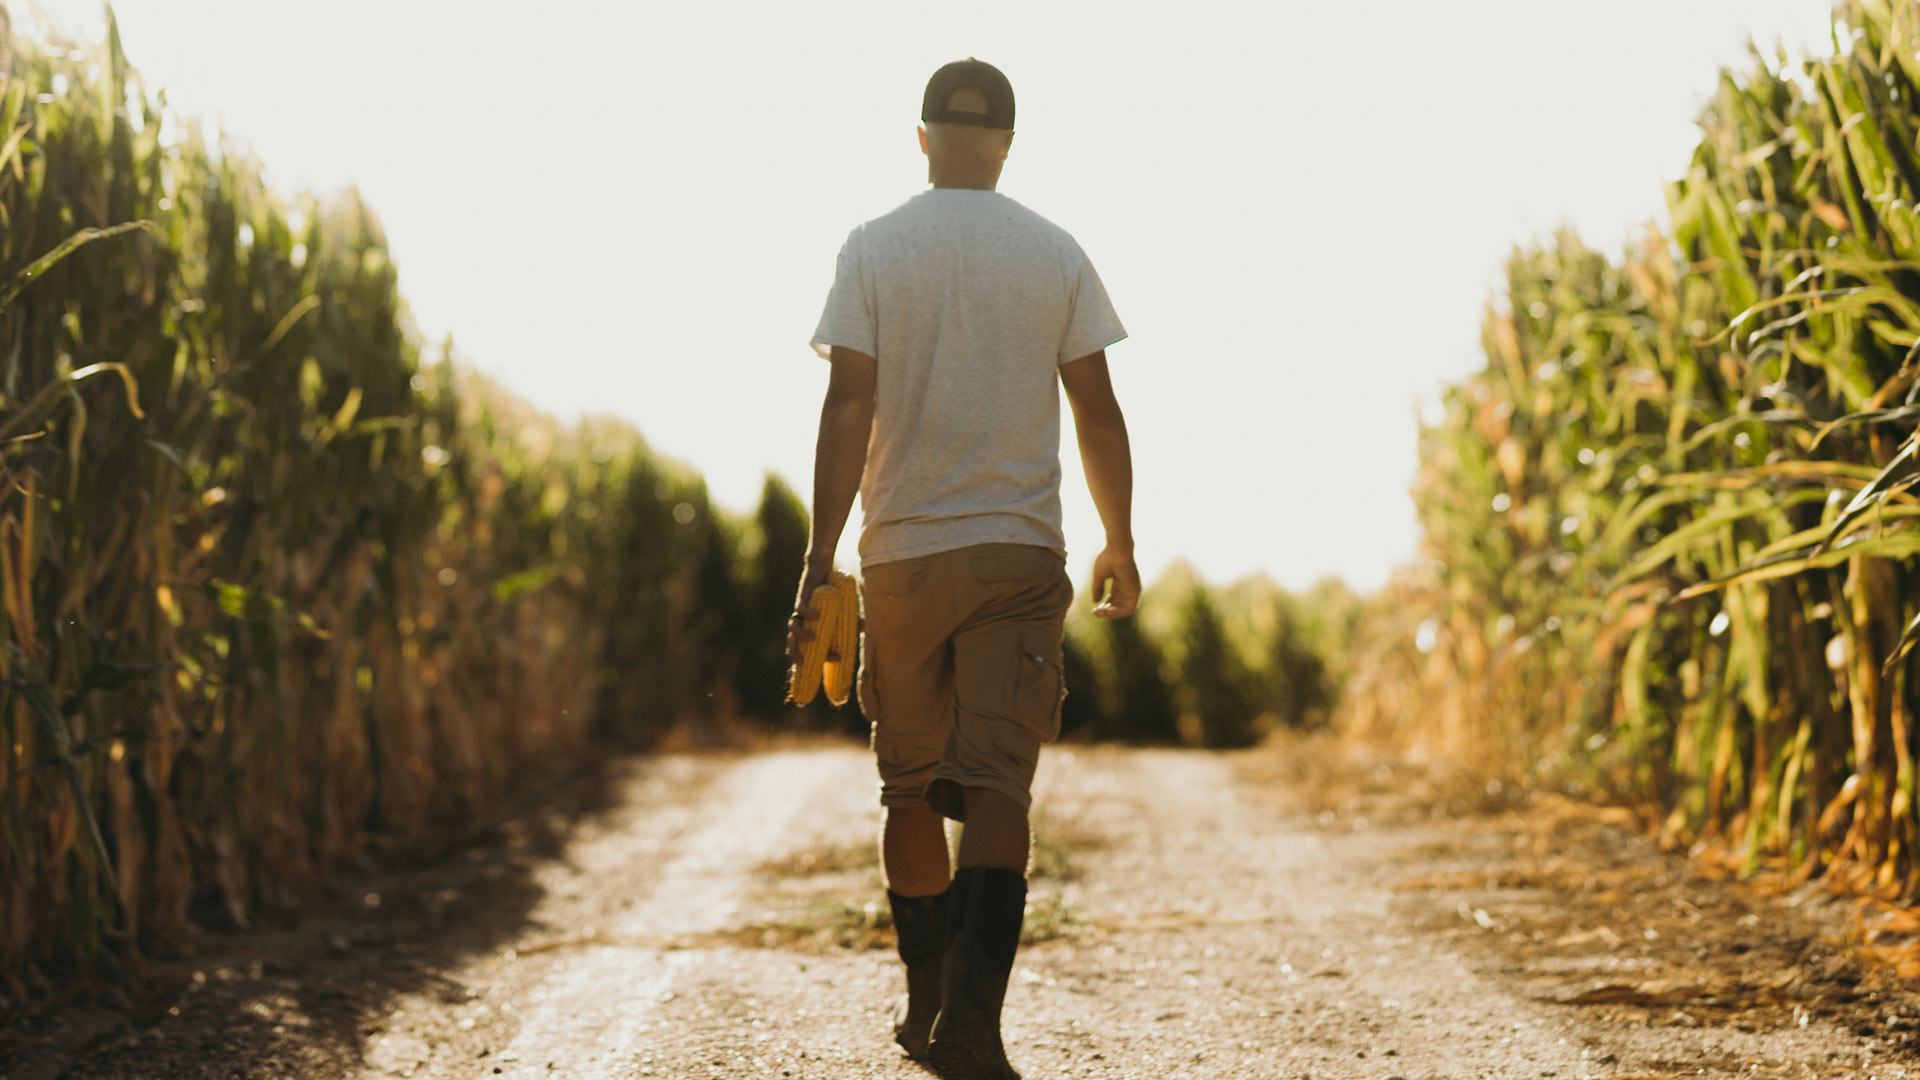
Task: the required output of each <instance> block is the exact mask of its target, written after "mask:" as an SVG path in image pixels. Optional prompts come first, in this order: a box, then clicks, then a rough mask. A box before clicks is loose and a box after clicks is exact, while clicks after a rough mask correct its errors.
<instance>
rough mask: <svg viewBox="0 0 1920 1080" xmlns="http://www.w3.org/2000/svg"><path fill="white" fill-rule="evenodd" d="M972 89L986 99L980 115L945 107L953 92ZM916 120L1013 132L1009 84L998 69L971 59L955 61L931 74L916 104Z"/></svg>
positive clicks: (951, 98)
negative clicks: (925, 92)
mask: <svg viewBox="0 0 1920 1080" xmlns="http://www.w3.org/2000/svg"><path fill="white" fill-rule="evenodd" d="M967 87H972V88H973V89H975V90H978V91H980V93H981V94H982V95H983V96H985V97H986V99H987V111H986V112H984V113H977V112H967V111H965V110H954V109H949V108H947V103H948V102H950V101H952V100H953V92H954V91H956V90H964V89H966V88H967ZM920 120H921V122H923V123H928V124H973V125H974V126H976V127H984V128H998V129H999V130H1001V131H1012V130H1013V84H1012V83H1010V82H1008V81H1007V77H1006V76H1005V75H1002V74H1001V73H1000V69H999V68H997V67H994V66H993V65H992V64H989V63H987V62H986V61H985V60H975V59H974V58H972V57H971V56H969V57H968V58H966V59H965V60H955V61H954V62H953V63H951V64H947V65H945V66H943V67H942V68H941V69H940V70H939V71H936V72H934V73H933V78H931V79H928V80H927V96H926V97H925V98H924V99H923V100H922V101H921V102H920Z"/></svg>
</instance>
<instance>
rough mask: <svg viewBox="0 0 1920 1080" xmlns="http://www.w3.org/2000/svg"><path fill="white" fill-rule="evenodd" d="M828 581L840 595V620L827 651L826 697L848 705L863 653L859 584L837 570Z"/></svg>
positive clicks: (838, 609) (837, 608) (835, 624)
mask: <svg viewBox="0 0 1920 1080" xmlns="http://www.w3.org/2000/svg"><path fill="white" fill-rule="evenodd" d="M828 583H829V584H831V585H832V586H833V587H834V591H835V592H837V593H838V594H839V599H838V600H837V601H836V602H835V605H834V607H835V613H836V614H837V615H838V616H839V619H838V620H837V621H836V622H835V623H834V624H833V626H832V637H833V647H832V648H830V649H828V650H827V662H826V667H825V675H824V682H825V684H826V690H827V700H828V701H831V702H833V703H834V704H835V705H845V704H846V703H847V699H848V698H849V697H851V696H853V666H854V663H855V661H856V660H857V658H858V657H859V655H860V587H859V586H858V585H856V584H854V581H853V578H852V577H851V576H850V575H847V574H842V573H839V572H837V571H836V572H835V573H834V575H833V577H832V578H830V579H829V581H828ZM823 629H824V626H823Z"/></svg>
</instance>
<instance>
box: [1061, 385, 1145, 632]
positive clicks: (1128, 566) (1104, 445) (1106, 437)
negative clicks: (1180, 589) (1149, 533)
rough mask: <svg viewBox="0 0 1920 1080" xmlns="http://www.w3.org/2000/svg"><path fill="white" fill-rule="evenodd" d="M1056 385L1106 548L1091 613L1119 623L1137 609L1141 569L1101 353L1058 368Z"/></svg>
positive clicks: (1123, 435)
mask: <svg viewBox="0 0 1920 1080" xmlns="http://www.w3.org/2000/svg"><path fill="white" fill-rule="evenodd" d="M1060 385H1061V386H1063V387H1065V388H1066V391H1067V404H1068V405H1070V406H1071V407H1072V408H1073V426H1074V430H1075V432H1077V433H1078V435H1079V440H1080V463H1081V465H1082V466H1083V467H1084V468H1085V469H1086V473H1087V489H1088V490H1089V491H1090V492H1092V494H1093V505H1094V508H1095V509H1096V510H1098V511H1099V512H1100V524H1101V526H1102V527H1104V528H1105V529H1106V533H1107V543H1106V547H1105V549H1104V550H1102V551H1101V552H1100V555H1099V557H1098V558H1096V559H1095V560H1094V563H1093V596H1094V600H1095V601H1096V606H1095V607H1094V609H1093V613H1094V614H1095V615H1098V616H1101V617H1102V618H1107V619H1118V618H1123V617H1125V616H1127V615H1131V614H1133V610H1134V608H1136V607H1138V606H1139V604H1140V568H1139V567H1138V566H1136V565H1135V564H1134V561H1133V450H1132V448H1131V447H1130V446H1129V444H1128V442H1127V421H1126V418H1125V417H1124V416H1122V415H1121V414H1120V402H1119V401H1118V400H1116V399H1115V398H1114V396H1113V380H1112V378H1111V377H1110V376H1109V375H1108V373H1107V353H1106V350H1105V349H1102V350H1101V351H1099V352H1096V353H1089V354H1087V355H1086V356H1083V357H1081V358H1079V359H1078V360H1073V361H1069V362H1068V363H1065V364H1062V365H1060Z"/></svg>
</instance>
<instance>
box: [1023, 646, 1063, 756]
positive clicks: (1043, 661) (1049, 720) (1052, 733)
mask: <svg viewBox="0 0 1920 1080" xmlns="http://www.w3.org/2000/svg"><path fill="white" fill-rule="evenodd" d="M1019 646H1020V678H1019V681H1018V683H1017V684H1016V685H1015V686H1014V691H1013V705H1014V714H1015V719H1017V720H1018V721H1019V722H1020V724H1021V726H1022V727H1025V728H1027V729H1028V730H1029V731H1032V732H1033V733H1034V734H1035V735H1038V736H1039V737H1040V740H1041V741H1042V742H1052V741H1053V740H1054V739H1056V738H1058V737H1059V735H1060V705H1061V703H1062V702H1064V701H1065V700H1066V697H1067V683H1066V676H1065V673H1064V672H1063V671H1062V670H1061V649H1060V635H1059V632H1058V631H1056V630H1053V629H1052V628H1049V627H1035V628H1033V629H1030V630H1029V629H1023V630H1021V631H1020V637H1019Z"/></svg>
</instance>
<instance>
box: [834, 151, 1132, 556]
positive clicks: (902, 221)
mask: <svg viewBox="0 0 1920 1080" xmlns="http://www.w3.org/2000/svg"><path fill="white" fill-rule="evenodd" d="M1126 336H1127V332H1126V330H1125V329H1124V328H1122V327H1121V325H1120V318H1119V316H1118V315H1116V314H1114V311H1113V305H1112V303H1111V302H1110V301H1108V299H1107V290H1106V287H1105V286H1103V285H1101V284H1100V276H1099V275H1098V274H1096V273H1094V269H1093V264H1092V263H1091V262H1089V261H1088V260H1087V256H1086V253H1085V252H1083V251H1081V250H1080V245H1079V244H1077V243H1075V242H1074V239H1073V237H1072V236H1069V235H1068V234H1067V231H1066V230H1065V229H1062V228H1060V227H1059V226H1058V225H1055V224H1054V223H1052V222H1051V221H1048V220H1047V219H1046V218H1043V217H1041V216H1040V215H1039V214H1036V213H1034V212H1033V211H1031V210H1029V209H1027V208H1026V207H1024V206H1022V205H1020V204H1019V203H1017V202H1015V201H1013V200H1012V199H1009V198H1007V197H1006V196H1005V195H1001V194H999V193H998V192H993V191H980V190H974V189H971V188H933V189H930V190H928V191H925V192H922V193H921V194H919V195H916V196H914V197H913V198H911V199H908V200H907V201H906V202H905V203H902V204H901V205H900V206H899V207H898V208H896V209H895V210H893V211H891V212H890V213H887V214H884V215H882V216H880V217H877V218H875V219H873V220H872V221H869V222H867V223H866V224H864V225H861V226H859V227H858V228H856V229H854V230H853V232H852V233H850V234H848V236H847V242H846V244H845V245H844V246H843V247H842V248H841V249H840V260H839V266H838V268H837V269H836V270H835V272H834V278H833V289H832V291H831V292H830V293H828V295H827V307H826V311H825V312H824V313H823V314H822V315H821V316H820V327H819V329H818V330H815V331H814V334H813V346H814V349H815V350H816V351H817V352H819V353H820V355H821V356H823V357H824V356H826V355H828V350H829V349H830V347H832V346H834V345H839V346H842V347H844V348H848V349H853V350H856V351H858V352H862V353H865V354H866V355H868V356H871V357H873V358H874V359H875V361H876V362H877V366H878V376H877V382H876V386H875V390H874V398H875V400H874V420H873V437H872V440H871V442H870V443H869V444H868V447H867V471H866V475H865V476H864V477H863V478H862V479H861V483H860V502H861V505H862V507H864V509H865V517H866V520H865V523H864V526H863V528H862V529H861V532H860V563H861V565H862V566H873V565H875V564H878V563H884V562H893V561H896V560H900V559H911V558H916V557H918V556H921V555H931V554H933V553H934V552H938V551H948V550H951V549H953V548H958V547H967V546H969V545H972V544H990V543H1017V544H1037V545H1040V546H1042V547H1047V548H1051V549H1053V550H1055V551H1058V552H1061V553H1063V554H1064V553H1065V551H1066V538H1065V535H1064V534H1063V533H1062V531H1061V527H1060V389H1059V382H1058V379H1057V371H1058V368H1059V366H1060V365H1061V364H1065V363H1067V362H1069V361H1072V360H1077V359H1079V358H1080V357H1083V356H1086V355H1088V354H1090V353H1094V352H1097V351H1099V350H1101V349H1104V348H1106V347H1107V346H1108V345H1111V344H1113V343H1114V342H1116V341H1119V340H1120V339H1121V338H1124V337H1126Z"/></svg>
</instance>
